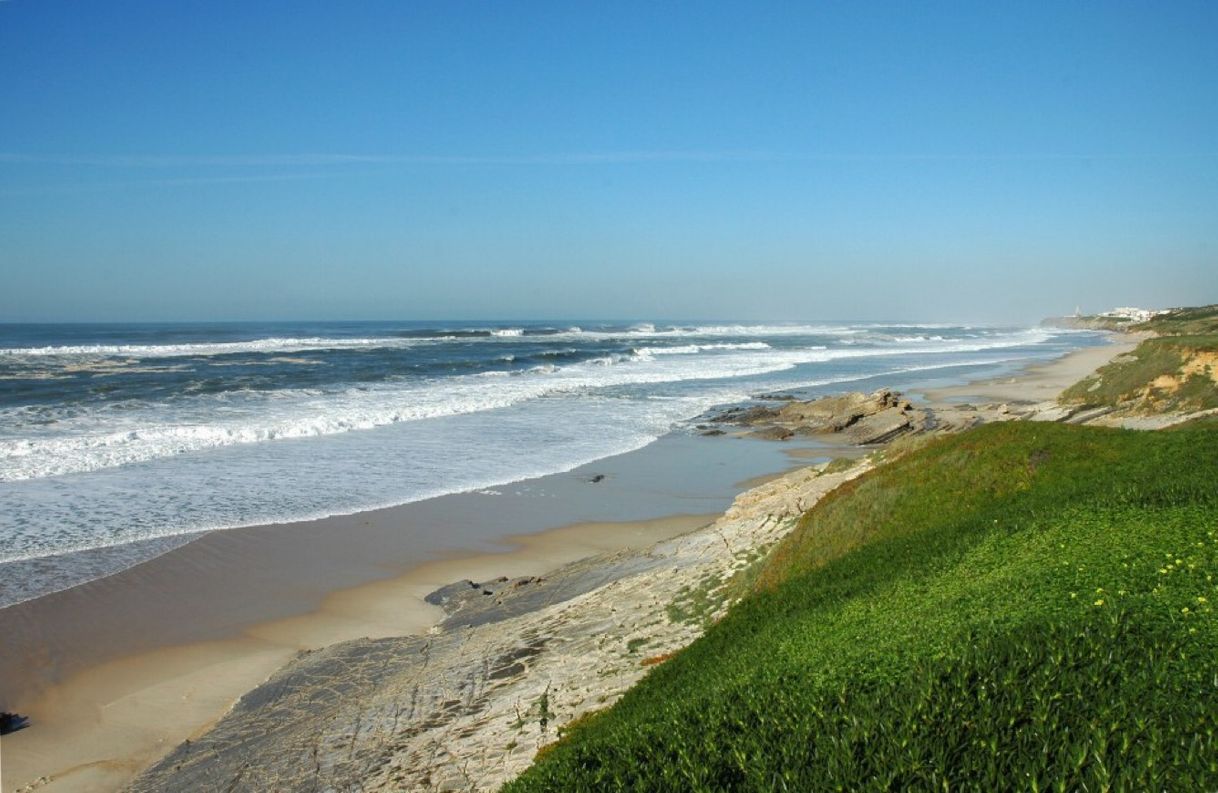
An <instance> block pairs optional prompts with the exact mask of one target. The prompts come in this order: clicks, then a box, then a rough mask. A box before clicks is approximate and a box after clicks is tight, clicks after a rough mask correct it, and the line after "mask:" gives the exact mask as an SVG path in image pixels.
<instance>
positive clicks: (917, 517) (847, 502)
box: [505, 422, 1218, 792]
mask: <svg viewBox="0 0 1218 793" xmlns="http://www.w3.org/2000/svg"><path fill="white" fill-rule="evenodd" d="M1216 471H1218V433H1216V432H1215V431H1214V429H1213V427H1212V425H1206V424H1199V425H1195V426H1194V427H1191V428H1185V429H1180V430H1176V431H1172V432H1159V433H1145V432H1143V433H1138V432H1132V431H1125V430H1114V429H1102V428H1090V427H1078V426H1064V425H1054V424H1036V423H1022V422H1017V423H1006V424H995V425H989V426H984V427H980V428H977V429H975V430H971V431H969V432H966V433H962V434H960V435H957V436H951V437H945V438H940V439H937V440H935V441H933V442H930V443H928V444H926V445H925V446H924V447H922V448H920V449H917V450H913V451H911V452H909V453H908V454H905V455H903V456H901V457H899V458H898V459H893V460H891V461H890V462H888V463H886V464H884V465H882V466H880V467H878V468H876V469H875V470H873V471H871V472H869V473H868V474H865V475H864V476H862V477H860V478H859V479H856V480H854V481H852V482H850V483H848V484H846V485H844V486H843V487H841V488H839V489H838V490H837V491H835V492H834V493H833V494H831V495H830V496H828V497H827V498H826V499H824V500H823V501H822V502H821V503H820V504H819V505H818V506H817V507H815V508H814V509H813V510H811V511H810V512H809V513H808V514H807V515H805V516H804V518H803V519H802V521H801V522H800V524H799V525H798V527H797V528H796V529H795V530H794V531H793V532H792V533H791V534H790V535H789V536H788V537H787V538H786V539H785V540H784V541H783V542H782V543H780V544H779V545H778V547H777V548H776V549H775V550H774V551H773V552H772V553H771V554H770V556H769V557H768V559H767V560H766V561H765V562H764V563H763V566H762V567H761V569H760V571H758V572H756V573H755V575H756V577H755V579H753V580H752V581H751V585H752V589H751V591H750V592H749V594H748V595H747V596H746V597H744V598H743V599H742V600H741V601H740V602H739V603H738V604H737V605H736V606H734V607H733V608H732V609H731V610H730V611H729V612H728V614H727V616H726V617H724V619H722V620H721V621H720V622H718V623H717V624H715V625H713V626H712V627H711V628H710V629H709V630H708V632H707V633H706V634H705V635H704V636H703V637H702V638H701V639H699V640H698V641H696V642H695V643H693V644H692V645H691V646H689V647H688V648H687V649H686V650H684V651H683V652H680V653H678V654H676V655H675V656H674V657H673V658H672V659H671V660H668V661H666V662H664V663H662V664H659V665H657V666H655V667H654V669H653V671H652V672H651V673H650V674H649V675H648V676H647V677H646V678H645V679H644V680H643V681H642V682H641V683H640V684H639V685H638V686H636V687H635V688H634V689H632V690H631V691H630V692H628V693H627V694H626V696H625V697H624V698H623V699H622V700H621V701H620V702H618V703H617V705H615V706H614V707H612V708H609V709H607V710H605V711H603V712H599V713H597V714H595V715H593V716H590V717H588V718H586V719H584V720H582V721H581V722H580V723H579V724H577V725H573V726H571V727H570V728H568V729H566V730H565V731H564V737H563V739H562V740H561V741H559V742H558V744H556V745H555V746H554V747H553V748H552V749H550V750H548V751H547V752H546V754H545V755H544V757H542V758H539V760H538V761H537V762H536V763H535V764H534V766H533V767H532V768H531V769H530V770H529V771H528V772H526V773H525V774H524V775H523V776H522V777H521V778H519V779H518V780H516V781H514V782H512V783H510V784H509V785H507V787H506V788H505V790H508V791H513V792H516V791H532V790H560V789H561V790H801V791H802V790H876V789H905V788H915V789H931V788H934V789H940V790H951V789H970V790H993V789H1008V788H1021V789H1028V790H1084V789H1085V790H1148V789H1214V788H1215V787H1218V709H1215V708H1214V707H1213V702H1214V701H1215V697H1216V696H1218V621H1216V620H1215V615H1214V613H1213V610H1212V605H1213V603H1214V602H1218V582H1216V580H1215V577H1216V576H1218V487H1215V484H1214V473H1215V472H1216Z"/></svg>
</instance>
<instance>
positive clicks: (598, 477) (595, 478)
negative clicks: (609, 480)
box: [588, 474, 605, 485]
mask: <svg viewBox="0 0 1218 793" xmlns="http://www.w3.org/2000/svg"><path fill="white" fill-rule="evenodd" d="M603 481H605V475H604V474H593V475H592V476H590V477H588V482H589V483H590V484H593V485H595V484H596V483H597V482H603Z"/></svg>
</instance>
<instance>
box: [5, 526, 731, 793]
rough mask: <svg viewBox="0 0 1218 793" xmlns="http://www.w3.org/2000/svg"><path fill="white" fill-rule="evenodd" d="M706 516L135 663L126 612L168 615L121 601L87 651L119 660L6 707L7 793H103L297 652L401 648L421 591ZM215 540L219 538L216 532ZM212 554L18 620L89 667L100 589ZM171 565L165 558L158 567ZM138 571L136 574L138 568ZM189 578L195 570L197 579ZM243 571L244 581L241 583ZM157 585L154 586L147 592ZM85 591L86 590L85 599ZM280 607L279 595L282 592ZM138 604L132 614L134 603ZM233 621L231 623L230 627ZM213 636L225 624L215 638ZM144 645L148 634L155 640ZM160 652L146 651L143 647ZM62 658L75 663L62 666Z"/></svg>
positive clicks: (530, 553) (432, 567) (134, 634)
mask: <svg viewBox="0 0 1218 793" xmlns="http://www.w3.org/2000/svg"><path fill="white" fill-rule="evenodd" d="M715 517H716V516H715V515H713V514H711V515H676V516H670V517H665V518H659V519H655V520H646V521H629V522H621V523H611V524H610V523H583V524H577V525H573V526H566V527H562V528H559V529H554V530H551V531H547V532H542V533H539V534H533V535H525V536H519V537H511V538H508V540H507V542H508V543H509V544H510V545H511V546H512V548H513V549H512V550H510V551H507V552H504V553H487V554H477V555H463V556H454V557H453V558H448V559H444V560H439V561H433V562H429V563H426V564H423V565H421V566H419V567H416V568H414V569H412V570H410V571H408V572H406V573H404V574H402V575H397V576H394V577H392V578H388V579H385V580H381V581H375V582H372V583H367V584H363V585H360V586H356V587H351V588H347V589H341V590H338V591H336V592H333V593H331V594H329V595H326V596H324V597H323V598H322V599H321V600H320V602H319V604H318V606H317V608H316V609H314V610H312V611H310V612H308V613H305V614H300V615H295V616H291V617H286V618H282V619H277V620H270V621H264V622H255V623H253V624H250V625H248V626H246V627H244V628H242V629H241V630H240V633H239V635H237V636H232V637H226V638H218V639H213V640H209V641H198V642H191V643H187V644H175V645H169V646H154V647H153V648H151V649H147V650H145V651H143V652H139V653H136V654H123V653H122V652H121V649H122V648H124V647H130V646H132V645H138V644H139V634H140V633H141V632H144V631H146V630H147V628H145V627H142V625H141V622H140V620H139V619H138V618H131V612H132V611H137V612H142V616H145V617H148V618H149V619H154V620H155V619H156V618H157V617H166V618H168V619H169V620H171V621H172V620H173V619H175V618H180V616H181V615H180V614H177V615H176V617H175V608H177V606H175V604H174V603H172V602H157V601H155V600H150V599H142V600H138V601H132V600H127V601H126V604H127V605H128V606H129V607H130V608H129V610H128V612H127V616H128V620H127V621H126V623H125V625H107V626H106V627H105V628H104V629H103V630H102V631H90V632H89V633H88V635H90V636H93V635H96V636H97V639H96V643H95V644H94V645H91V647H92V649H95V650H97V652H98V653H102V652H104V651H105V650H106V649H109V650H110V651H112V652H113V654H114V655H115V656H116V657H114V658H113V659H111V660H108V661H106V662H103V663H101V664H97V665H88V664H85V668H83V669H82V670H81V671H78V672H76V673H74V674H70V675H68V676H67V677H66V679H64V680H62V681H61V682H59V683H57V684H54V685H51V686H48V687H46V688H43V689H42V691H41V692H40V693H37V694H35V695H33V696H31V697H30V698H29V699H28V700H24V701H23V700H18V701H17V706H16V709H17V710H18V712H21V713H23V714H28V715H32V716H33V717H34V718H35V719H36V720H37V721H36V729H35V728H30V729H26V730H22V731H19V732H16V733H13V734H11V735H8V736H5V737H4V739H3V745H2V749H3V752H4V756H3V762H4V788H3V789H4V791H5V793H8V791H12V790H18V789H21V788H22V787H23V786H24V785H27V784H29V783H31V782H34V781H35V780H37V779H39V778H40V777H44V778H46V779H47V782H46V783H45V784H43V785H40V786H39V787H38V788H37V789H39V790H46V791H97V790H113V789H117V788H118V787H121V786H122V785H123V784H125V783H126V782H127V781H129V780H130V779H131V778H132V777H133V776H134V775H135V773H137V772H138V771H139V770H140V769H141V768H143V767H144V766H146V765H148V764H149V763H150V762H152V761H153V760H155V759H156V758H157V757H159V756H160V755H161V754H163V753H164V752H165V751H167V750H168V749H170V748H172V747H173V746H176V745H177V744H178V743H180V742H181V741H183V740H185V739H187V738H191V737H194V736H196V735H198V734H200V733H202V732H204V731H205V730H206V729H207V728H208V727H210V726H211V724H212V723H214V721H215V720H216V719H217V718H218V717H219V716H220V715H222V714H223V713H224V711H225V710H226V709H227V708H228V706H229V705H230V704H231V703H232V702H233V701H234V700H235V699H236V698H237V697H239V696H240V695H241V694H243V693H244V692H246V691H248V690H249V689H251V688H253V687H254V686H256V685H258V684H259V683H261V682H262V681H263V680H265V679H266V678H267V677H268V676H269V675H270V674H271V673H273V672H274V671H275V670H276V669H278V668H279V667H281V666H282V665H283V664H284V663H286V662H287V661H289V660H290V659H291V658H292V657H294V656H295V655H296V654H297V653H298V652H300V651H301V650H304V649H307V648H315V647H324V646H326V645H329V644H334V643H336V642H340V641H345V640H348V639H354V638H362V637H368V638H376V637H383V636H400V635H406V634H412V633H421V632H424V631H426V630H427V629H428V628H429V627H430V626H431V625H433V624H434V623H435V622H437V621H438V620H439V619H440V618H441V617H442V616H443V612H442V611H441V610H440V609H439V608H438V607H435V606H432V605H429V604H427V603H426V602H424V600H423V598H424V596H425V595H427V594H428V593H430V592H432V591H434V590H435V589H438V588H439V587H441V586H444V585H446V584H449V583H452V582H453V581H458V580H461V579H464V578H471V579H473V580H476V581H481V580H489V579H492V578H495V577H497V576H501V575H509V576H513V577H514V576H526V575H539V574H541V573H544V572H546V571H548V570H551V569H553V568H555V567H558V566H560V565H562V564H565V563H567V562H571V561H575V560H577V559H580V558H583V557H586V556H590V555H593V554H598V553H605V552H610V551H616V550H622V549H626V548H641V547H646V546H648V545H651V544H653V543H655V542H657V541H659V540H662V539H666V538H669V537H673V536H676V535H679V534H683V533H685V532H688V531H690V530H692V529H695V528H697V527H699V526H702V525H705V524H707V523H709V522H710V521H712V520H714V518H715ZM218 534H220V533H218ZM212 550H213V549H203V548H192V549H191V550H190V551H188V552H183V553H179V554H173V555H172V557H171V558H168V559H166V558H161V559H158V560H154V561H153V562H152V563H149V564H148V565H146V567H148V568H154V570H153V571H145V570H140V569H138V568H137V569H133V570H129V571H126V572H124V573H120V574H119V575H117V576H112V577H110V578H108V579H104V580H103V581H101V582H95V584H96V586H94V585H85V586H82V587H76V588H74V589H72V590H68V591H67V592H64V593H59V594H58V595H57V596H51V597H49V598H43V599H41V600H40V601H35V602H34V603H32V604H30V605H31V606H35V607H37V608H31V609H27V614H26V615H25V617H26V618H27V619H29V620H34V621H41V622H42V623H43V624H44V625H47V626H55V627H58V628H61V629H62V630H63V633H61V634H60V641H61V645H60V647H59V649H58V650H57V654H58V655H59V656H61V657H73V658H78V659H81V660H87V654H88V651H89V650H88V649H87V648H88V647H89V646H72V647H69V646H68V644H67V642H68V641H69V639H68V636H69V635H70V636H71V637H72V638H74V639H75V640H76V641H77V642H80V641H81V639H82V637H81V635H80V633H79V632H74V628H75V627H78V626H81V625H87V624H89V623H90V622H91V621H93V620H95V619H101V620H106V613H105V611H106V609H108V608H110V607H113V606H114V604H115V599H114V598H113V597H109V598H101V599H94V598H92V597H91V596H92V595H94V594H96V590H97V589H98V588H102V587H104V588H122V589H128V590H129V591H133V592H134V591H139V590H140V589H141V588H144V591H146V592H151V593H157V592H160V593H163V592H165V591H166V590H167V589H168V588H169V587H168V586H167V583H166V582H167V581H170V580H173V579H174V578H175V577H177V576H185V577H186V578H190V577H191V572H192V571H191V570H190V569H188V568H190V567H191V566H193V565H196V564H198V563H199V562H200V559H199V557H200V556H207V555H209V552H210V551H212ZM167 556H170V555H167ZM141 567H145V566H141ZM195 569H197V568H195ZM248 572H249V571H244V573H243V574H245V573H248ZM150 576H155V577H156V578H158V579H162V578H163V579H164V580H156V581H150V580H148V578H149V577H150ZM91 590H92V591H91ZM279 597H281V598H282V597H283V595H282V593H281V594H280V595H279ZM137 603H138V605H137ZM230 618H231V615H230ZM214 627H215V628H216V629H217V630H221V629H222V627H223V626H222V625H221V624H219V623H217V624H216V625H215V626H214ZM152 635H153V636H155V634H152ZM157 641H158V640H157V639H153V642H152V643H153V644H155V643H156V642H157ZM69 653H75V655H70V656H69Z"/></svg>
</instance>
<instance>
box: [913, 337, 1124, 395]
mask: <svg viewBox="0 0 1218 793" xmlns="http://www.w3.org/2000/svg"><path fill="white" fill-rule="evenodd" d="M1143 338H1145V336H1144V335H1142V334H1123V335H1121V336H1118V337H1114V338H1113V340H1112V342H1111V343H1110V344H1105V345H1102V346H1098V347H1087V348H1084V349H1081V350H1076V351H1074V352H1072V353H1069V354H1067V355H1064V356H1062V357H1061V358H1058V359H1056V360H1053V361H1049V362H1047V363H1041V364H1033V365H1032V366H1028V367H1026V368H1025V369H1023V370H1021V371H1020V372H1018V373H1016V374H1014V375H1012V376H1009V377H1002V378H998V379H994V380H978V381H976V382H972V383H965V384H964V385H958V386H949V387H947V388H934V389H928V390H926V391H923V392H920V393H921V394H922V395H923V396H924V397H925V398H926V399H927V401H928V402H929V403H930V404H931V405H934V404H936V403H939V404H951V403H960V402H968V401H980V402H987V401H988V402H995V401H996V402H1012V403H1028V402H1051V401H1053V400H1055V399H1056V398H1057V395H1058V394H1060V393H1061V392H1062V391H1064V390H1065V389H1066V388H1068V387H1070V386H1072V385H1074V384H1075V383H1077V382H1078V381H1079V380H1082V379H1083V378H1084V377H1086V376H1087V375H1089V374H1091V373H1092V372H1093V371H1095V370H1096V369H1097V368H1099V367H1100V366H1103V365H1104V364H1106V363H1107V362H1108V361H1110V360H1112V359H1113V358H1115V357H1116V356H1118V355H1123V354H1124V353H1127V352H1130V351H1131V350H1133V348H1134V347H1137V346H1138V343H1139V342H1140V341H1141V340H1142V339H1143ZM914 393H919V392H914Z"/></svg>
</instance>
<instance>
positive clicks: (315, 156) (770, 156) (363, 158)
mask: <svg viewBox="0 0 1218 793" xmlns="http://www.w3.org/2000/svg"><path fill="white" fill-rule="evenodd" d="M0 2H2V0H0ZM1215 157H1218V152H1171V153H1159V152H1150V153H1080V152H1030V153H917V152H914V153H891V154H883V153H872V154H851V153H822V154H814V153H805V152H768V151H696V150H695V151H607V152H568V153H562V152H559V153H548V154H524V155H465V154H452V155H430V154H355V153H322V152H313V153H309V152H305V153H297V154H205V155H176V154H174V155H162V154H108V155H101V154H98V155H92V154H91V155H45V154H22V153H19V152H0V163H4V164H10V165H21V164H27V165H65V166H90V167H103V168H221V167H223V168H273V167H301V166H307V167H328V166H348V165H436V166H444V165H475V166H476V165H490V166H494V165H507V166H512V165H602V164H604V165H612V164H630V163H664V162H705V163H718V162H920V161H1004V160H1006V161H1036V160H1189V159H1209V158H1215Z"/></svg>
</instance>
